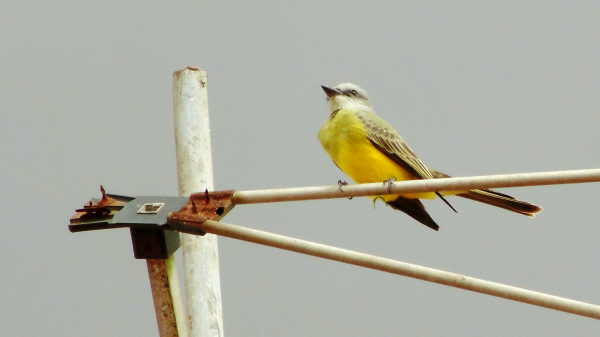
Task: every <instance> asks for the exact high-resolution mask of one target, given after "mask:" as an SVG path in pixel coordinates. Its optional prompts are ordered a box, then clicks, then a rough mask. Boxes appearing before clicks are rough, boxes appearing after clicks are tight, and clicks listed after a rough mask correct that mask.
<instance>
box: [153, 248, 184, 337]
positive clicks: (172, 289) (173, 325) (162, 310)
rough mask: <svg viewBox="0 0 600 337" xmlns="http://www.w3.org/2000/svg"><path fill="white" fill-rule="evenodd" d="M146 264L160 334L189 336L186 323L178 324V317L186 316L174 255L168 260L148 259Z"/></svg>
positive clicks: (180, 336) (162, 336) (164, 336)
mask: <svg viewBox="0 0 600 337" xmlns="http://www.w3.org/2000/svg"><path fill="white" fill-rule="evenodd" d="M146 266H147V267H148V276H149V278H150V288H151V289H152V299H153V300H154V311H155V313H156V322H157V323H158V332H159V335H160V336H161V337H187V335H188V334H187V329H185V325H183V324H179V325H178V324H177V321H178V319H179V320H181V319H183V318H184V317H183V315H184V314H183V305H182V304H181V296H180V294H179V283H178V281H177V271H176V270H175V269H174V258H173V255H171V256H170V257H169V258H168V259H166V260H154V259H148V260H146ZM172 274H175V275H174V276H173V275H172ZM178 302H179V303H178Z"/></svg>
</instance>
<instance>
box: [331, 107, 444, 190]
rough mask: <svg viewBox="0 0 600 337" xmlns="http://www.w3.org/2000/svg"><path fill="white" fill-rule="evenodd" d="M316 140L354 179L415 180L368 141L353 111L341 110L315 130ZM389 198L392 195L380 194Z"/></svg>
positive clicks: (355, 180) (362, 181)
mask: <svg viewBox="0 0 600 337" xmlns="http://www.w3.org/2000/svg"><path fill="white" fill-rule="evenodd" d="M319 141H320V142H321V145H322V146H323V148H324V149H325V151H326V152H327V154H329V156H330V157H331V159H332V160H333V162H334V163H335V164H336V165H337V166H338V167H339V168H340V169H341V170H342V171H344V173H346V174H347V175H348V176H350V178H352V180H354V182H356V183H358V184H361V183H375V182H383V181H384V180H386V179H391V178H395V179H396V180H398V181H402V180H412V179H418V178H417V177H415V176H413V175H412V174H410V173H409V172H408V171H406V170H405V169H404V168H403V167H401V166H400V165H398V164H396V163H395V162H394V161H393V160H391V159H390V158H389V157H388V156H386V155H385V154H384V153H382V152H381V151H379V150H378V149H377V148H376V147H375V146H373V144H372V143H371V142H370V141H369V139H368V137H367V132H366V130H365V128H364V127H363V124H362V122H361V121H360V120H359V119H358V117H357V116H356V113H355V111H354V110H351V109H341V110H339V111H338V112H337V113H336V114H335V115H334V116H333V117H332V118H329V120H327V121H326V122H325V124H323V126H322V127H321V130H320V131H319ZM403 197H406V198H427V199H430V198H435V194H433V193H415V194H407V195H403ZM384 198H385V199H386V200H393V199H395V196H384Z"/></svg>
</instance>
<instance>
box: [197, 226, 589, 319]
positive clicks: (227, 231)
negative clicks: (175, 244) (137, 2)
mask: <svg viewBox="0 0 600 337" xmlns="http://www.w3.org/2000/svg"><path fill="white" fill-rule="evenodd" d="M200 228H201V229H202V230H203V231H205V232H207V233H213V234H217V235H222V236H226V237H229V238H232V239H238V240H243V241H248V242H253V243H258V244H261V245H265V246H269V247H274V248H280V249H284V250H289V251H292V252H296V253H301V254H306V255H312V256H316V257H321V258H324V259H328V260H333V261H338V262H343V263H348V264H352V265H355V266H360V267H365V268H370V269H375V270H380V271H384V272H388V273H392V274H397V275H402V276H407V277H412V278H416V279H419V280H424V281H429V282H434V283H439V284H443V285H447V286H450V287H455V288H461V289H465V290H470V291H474V292H478V293H482V294H487V295H491V296H496V297H502V298H506V299H509V300H513V301H518V302H523V303H528V304H533V305H537V306H540V307H545V308H549V309H554V310H559V311H564V312H568V313H572V314H575V315H581V316H587V317H591V318H595V319H600V306H597V305H593V304H588V303H584V302H579V301H574V300H570V299H566V298H562V297H557V296H552V295H548V294H543V293H539V292H535V291H531V290H526V289H521V288H517V287H512V286H508V285H504V284H500V283H495V282H490V281H485V280H481V279H477V278H473V277H469V276H464V275H460V274H454V273H450V272H446V271H441V270H437V269H431V268H427V267H422V266H418V265H414V264H410V263H405V262H400V261H395V260H391V259H386V258H383V257H378V256H374V255H368V254H363V253H358V252H354V251H351V250H346V249H341V248H336V247H331V246H326V245H322V244H319V243H314V242H310V241H304V240H299V239H294V238H290V237H287V236H283V235H277V234H272V233H267V232H263V231H259V230H255V229H250V228H244V227H240V226H235V225H230V224H226V223H222V222H217V221H212V220H207V221H205V222H203V223H202V224H201V225H200Z"/></svg>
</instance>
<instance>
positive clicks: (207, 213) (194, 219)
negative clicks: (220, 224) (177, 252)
mask: <svg viewBox="0 0 600 337" xmlns="http://www.w3.org/2000/svg"><path fill="white" fill-rule="evenodd" d="M233 193H234V191H233V190H228V191H216V192H208V190H206V191H204V192H203V193H194V194H192V195H190V199H189V201H188V203H187V204H186V205H185V206H183V207H182V208H181V209H180V210H179V212H173V213H169V215H168V216H167V223H168V225H169V228H171V229H173V230H176V231H178V232H183V233H189V234H196V235H204V234H206V233H205V232H204V231H202V229H201V228H200V225H201V224H202V223H203V222H204V221H206V220H215V221H218V220H220V219H221V218H223V217H224V216H225V215H226V214H227V213H229V211H230V210H231V209H232V208H233V207H234V206H235V205H234V203H233V201H232V198H233Z"/></svg>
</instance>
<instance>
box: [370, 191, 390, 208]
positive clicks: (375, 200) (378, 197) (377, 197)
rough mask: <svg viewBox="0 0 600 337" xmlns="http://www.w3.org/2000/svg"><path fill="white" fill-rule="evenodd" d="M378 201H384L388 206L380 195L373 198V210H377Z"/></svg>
mask: <svg viewBox="0 0 600 337" xmlns="http://www.w3.org/2000/svg"><path fill="white" fill-rule="evenodd" d="M377 199H381V201H383V202H384V203H385V204H386V205H387V202H385V199H384V198H383V197H382V196H381V195H379V194H378V195H376V196H375V198H373V209H375V202H377Z"/></svg>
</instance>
